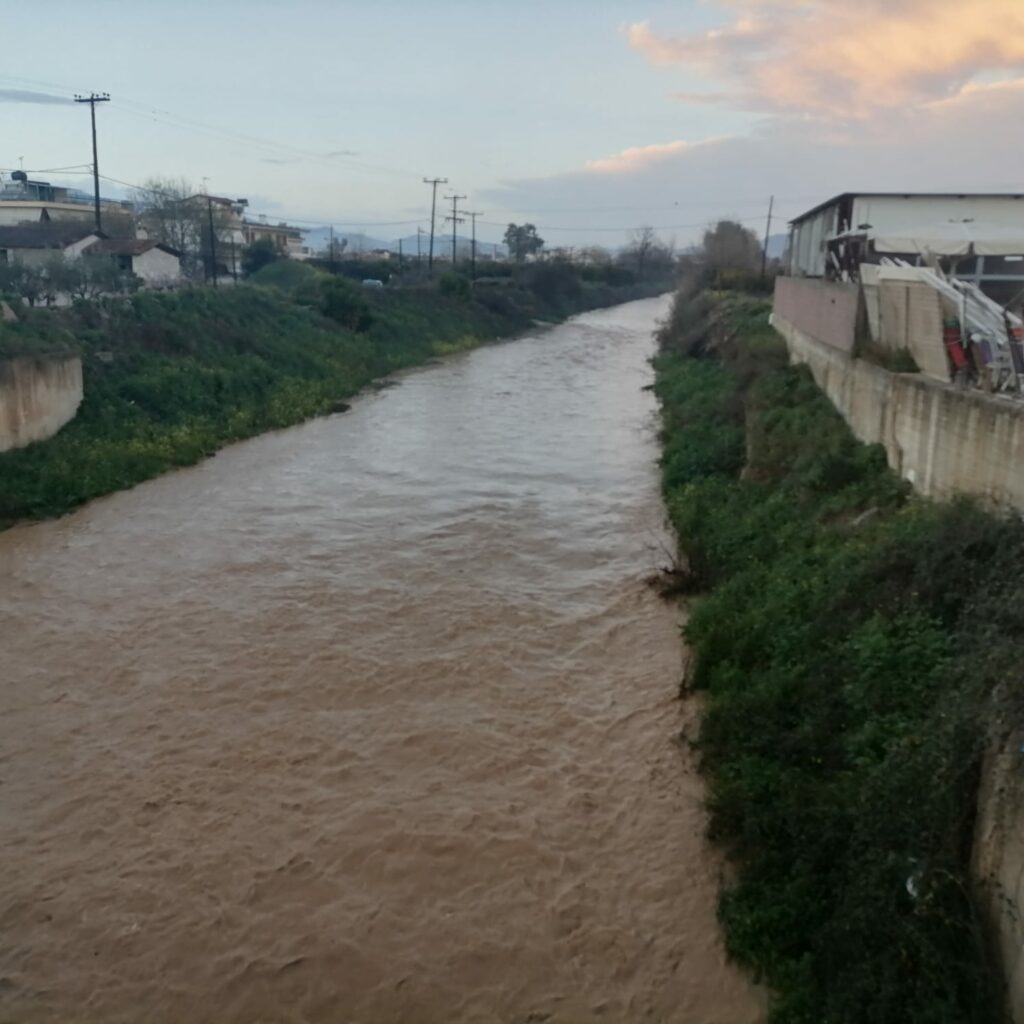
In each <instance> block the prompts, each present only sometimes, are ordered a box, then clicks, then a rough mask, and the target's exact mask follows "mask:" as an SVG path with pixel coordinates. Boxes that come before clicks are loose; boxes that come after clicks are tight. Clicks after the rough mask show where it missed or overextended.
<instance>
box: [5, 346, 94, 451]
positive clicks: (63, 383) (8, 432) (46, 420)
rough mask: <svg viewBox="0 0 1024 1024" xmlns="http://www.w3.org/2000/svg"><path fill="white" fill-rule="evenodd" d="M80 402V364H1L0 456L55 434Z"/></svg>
mask: <svg viewBox="0 0 1024 1024" xmlns="http://www.w3.org/2000/svg"><path fill="white" fill-rule="evenodd" d="M81 401H82V361H81V360H80V359H79V358H78V357H77V356H74V357H69V358H43V357H41V358H37V359H36V358H32V359H29V358H22V359H7V360H0V452H2V451H7V450H8V449H9V448H21V447H23V446H24V445H26V444H31V443H32V442H33V441H42V440H43V439H44V438H47V437H51V436H52V435H53V434H56V433H57V431H58V430H60V428H61V427H63V426H64V424H65V423H67V422H68V421H69V420H71V419H72V418H73V417H74V415H75V413H76V412H77V411H78V406H79V404H80V403H81Z"/></svg>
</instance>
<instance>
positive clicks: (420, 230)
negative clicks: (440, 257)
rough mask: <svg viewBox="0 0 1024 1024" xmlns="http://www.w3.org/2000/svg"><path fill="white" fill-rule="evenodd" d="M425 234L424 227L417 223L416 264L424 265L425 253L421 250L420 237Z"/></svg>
mask: <svg viewBox="0 0 1024 1024" xmlns="http://www.w3.org/2000/svg"><path fill="white" fill-rule="evenodd" d="M424 234H425V232H424V230H423V228H421V227H420V226H419V225H418V224H417V225H416V266H417V267H419V266H422V264H423V253H422V252H420V239H421V238H422V237H423V235H424Z"/></svg>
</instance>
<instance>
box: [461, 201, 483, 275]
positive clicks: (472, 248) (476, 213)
mask: <svg viewBox="0 0 1024 1024" xmlns="http://www.w3.org/2000/svg"><path fill="white" fill-rule="evenodd" d="M463 213H465V215H466V216H467V217H468V218H469V219H470V222H471V223H472V225H473V230H472V234H471V236H470V237H471V241H470V243H469V252H470V264H469V266H470V271H469V276H470V278H471V279H472V280H473V281H475V280H476V219H477V217H482V216H483V211H481V210H463Z"/></svg>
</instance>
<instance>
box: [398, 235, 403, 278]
mask: <svg viewBox="0 0 1024 1024" xmlns="http://www.w3.org/2000/svg"><path fill="white" fill-rule="evenodd" d="M398 272H399V273H401V272H402V240H401V239H399V240H398Z"/></svg>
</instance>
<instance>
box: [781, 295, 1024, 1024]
mask: <svg viewBox="0 0 1024 1024" xmlns="http://www.w3.org/2000/svg"><path fill="white" fill-rule="evenodd" d="M858 316H859V311H858V308H857V297H856V287H855V286H851V285H833V284H827V283H825V282H821V281H810V280H799V279H780V280H779V281H778V282H777V287H776V293H775V303H774V310H773V315H772V323H773V325H774V327H775V328H776V330H777V331H778V332H779V333H780V334H781V335H782V336H783V338H785V340H786V344H787V347H788V351H789V357H790V360H791V361H792V362H794V363H803V364H805V365H806V366H807V367H808V368H809V369H810V371H811V373H812V375H813V377H814V379H815V381H816V382H817V384H818V386H819V387H820V388H821V390H822V391H823V392H825V394H826V395H827V396H828V397H829V399H830V400H831V401H832V404H833V405H834V406H835V408H836V409H837V410H838V411H839V412H840V413H841V415H842V416H843V418H844V419H845V421H846V422H847V424H848V425H849V427H850V429H851V430H852V432H853V433H854V434H855V435H856V436H857V437H858V438H859V439H860V440H862V441H865V442H873V443H879V444H881V445H882V446H883V447H884V448H885V452H886V457H887V460H888V463H889V465H890V466H891V467H892V468H893V469H894V470H895V471H896V472H898V473H899V474H900V475H901V476H902V477H903V478H904V479H906V480H908V481H909V482H910V483H911V484H912V485H913V487H914V488H915V490H917V491H918V492H920V493H921V494H924V495H927V496H929V497H933V498H937V499H950V498H954V497H957V496H959V495H966V496H971V497H975V498H979V499H981V500H982V501H984V502H985V503H987V504H989V505H992V506H995V507H997V508H1002V509H1009V510H1015V511H1016V512H1020V511H1024V472H1022V470H1021V456H1022V454H1024V404H1022V403H1017V402H1014V401H1012V400H1010V399H1007V398H1000V397H996V396H994V395H989V394H985V393H982V392H979V391H964V390H961V389H959V388H956V387H954V386H952V385H950V384H946V383H944V382H943V381H941V380H936V379H933V378H929V377H926V376H924V375H921V374H910V373H893V372H890V371H888V370H886V369H884V368H882V367H881V366H878V365H875V364H873V363H871V362H868V361H866V360H864V359H858V358H856V357H855V356H854V347H855V342H856V338H857V332H858V322H857V318H858ZM1006 528H1007V529H1009V524H1006ZM997 550H999V552H1000V553H999V555H998V557H1000V558H1002V559H1005V565H1006V567H1007V570H1006V574H1007V575H1010V574H1012V573H1013V572H1014V571H1015V570H1013V569H1012V568H1010V567H1011V566H1012V565H1013V564H1014V560H1013V556H1012V554H1011V553H1010V552H1011V550H1012V548H1011V546H1010V544H1006V545H1004V546H1002V547H1000V548H998V549H997ZM977 571H993V570H991V562H990V563H989V565H988V566H985V565H980V566H979V567H978V569H977V570H976V572H977ZM1000 586H1003V587H1005V584H999V582H998V578H997V580H996V584H993V585H991V587H992V593H993V602H994V604H995V605H998V604H999V603H1000V600H1001V601H1002V602H1005V607H1006V616H1004V617H1008V618H1007V622H1006V623H1005V625H1004V626H1003V627H1001V628H1000V627H998V626H997V624H996V623H995V622H993V617H992V615H986V614H979V615H978V616H977V617H976V620H975V623H974V627H973V628H974V629H975V630H976V631H977V632H978V634H979V636H980V635H982V634H983V633H985V632H988V633H990V634H991V635H992V639H991V641H990V642H989V645H988V648H987V650H986V651H985V653H984V657H983V658H979V660H978V661H977V663H976V669H975V674H977V675H978V676H979V678H984V673H986V672H988V673H990V674H992V675H993V676H994V680H995V682H996V684H997V685H996V693H995V696H994V699H993V701H992V704H991V706H992V707H993V708H995V709H996V710H994V711H991V712H990V713H989V714H988V715H987V718H988V719H989V722H990V730H991V732H990V735H989V737H988V740H987V743H986V746H987V750H986V753H985V756H984V758H983V759H982V761H981V765H980V770H979V772H978V778H979V784H978V791H977V797H976V803H975V804H974V807H975V808H976V820H975V824H974V836H973V847H972V853H971V863H970V874H971V876H972V878H971V881H972V883H973V889H974V899H975V904H976V906H977V908H978V910H979V911H980V913H981V916H982V917H983V918H984V919H985V922H986V924H987V930H988V941H989V944H990V946H991V951H992V954H993V955H995V956H997V957H998V961H999V963H1000V965H1001V967H1002V973H1003V978H1004V982H1005V996H1006V1012H1007V1019H1010V1020H1012V1021H1014V1022H1015V1024H1024V915H1022V913H1021V910H1022V908H1024V781H1022V776H1021V765H1022V763H1024V733H1022V732H1021V730H1020V728H1019V727H1017V725H1016V723H1018V722H1019V721H1020V718H1019V711H1018V710H1017V709H1016V705H1015V703H1014V701H1013V699H1012V697H1011V696H1010V695H1003V696H1002V697H1001V696H1000V695H999V692H998V691H999V690H1000V689H1006V690H1012V688H1013V679H1014V676H1015V675H1016V673H1015V672H1014V670H1013V664H1012V659H1010V660H1009V663H1008V665H1007V667H1006V668H1005V669H1000V670H999V671H998V672H994V671H993V670H992V669H991V668H990V667H989V666H988V665H987V664H986V661H987V660H988V659H990V658H991V652H992V648H993V647H994V646H998V645H999V644H1001V643H1012V642H1013V640H1012V637H1013V631H1014V623H1015V622H1016V620H1015V619H1014V618H1013V615H1014V614H1015V609H1014V603H1015V602H1014V601H1013V600H1012V598H1011V597H1006V596H1004V597H1002V598H1001V599H1000V598H999V597H998V596H997V595H999V594H1000V593H1001V590H1000ZM1018 628H1019V627H1018ZM1000 664H1001V663H1000Z"/></svg>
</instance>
